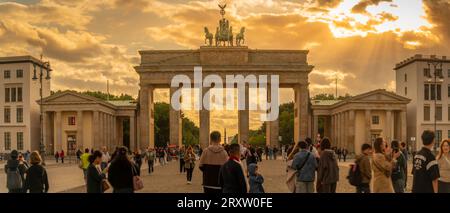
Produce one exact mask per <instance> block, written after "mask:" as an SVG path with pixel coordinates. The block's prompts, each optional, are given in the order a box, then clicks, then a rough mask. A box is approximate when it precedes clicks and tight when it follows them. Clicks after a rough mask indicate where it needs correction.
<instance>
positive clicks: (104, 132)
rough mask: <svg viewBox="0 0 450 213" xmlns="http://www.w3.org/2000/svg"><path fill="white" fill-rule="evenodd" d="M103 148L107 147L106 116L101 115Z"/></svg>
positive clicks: (104, 114) (105, 114)
mask: <svg viewBox="0 0 450 213" xmlns="http://www.w3.org/2000/svg"><path fill="white" fill-rule="evenodd" d="M102 129H103V146H106V147H108V114H107V113H103V126H102Z"/></svg>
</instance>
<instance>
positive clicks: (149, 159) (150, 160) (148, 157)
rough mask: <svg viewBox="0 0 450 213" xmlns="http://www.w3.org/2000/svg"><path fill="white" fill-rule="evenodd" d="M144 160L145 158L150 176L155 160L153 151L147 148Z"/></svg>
mask: <svg viewBox="0 0 450 213" xmlns="http://www.w3.org/2000/svg"><path fill="white" fill-rule="evenodd" d="M145 158H146V160H147V164H148V174H151V173H153V171H154V168H153V166H154V164H155V159H156V154H155V151H154V149H152V148H150V147H149V148H148V152H147V153H146V156H145Z"/></svg>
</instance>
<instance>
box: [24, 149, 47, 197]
mask: <svg viewBox="0 0 450 213" xmlns="http://www.w3.org/2000/svg"><path fill="white" fill-rule="evenodd" d="M41 162H42V158H41V155H39V153H38V152H37V151H34V152H32V153H31V155H30V163H31V166H30V168H28V170H27V172H26V179H25V192H27V191H29V192H30V193H47V192H48V189H49V184H48V178H47V171H46V170H45V168H44V167H43V166H42V165H41Z"/></svg>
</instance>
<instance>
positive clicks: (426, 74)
mask: <svg viewBox="0 0 450 213" xmlns="http://www.w3.org/2000/svg"><path fill="white" fill-rule="evenodd" d="M423 76H424V77H427V78H431V72H430V69H428V68H425V69H423Z"/></svg>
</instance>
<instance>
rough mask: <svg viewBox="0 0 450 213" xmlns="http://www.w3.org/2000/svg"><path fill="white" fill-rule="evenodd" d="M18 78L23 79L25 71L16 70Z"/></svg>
mask: <svg viewBox="0 0 450 213" xmlns="http://www.w3.org/2000/svg"><path fill="white" fill-rule="evenodd" d="M16 77H17V78H23V70H16Z"/></svg>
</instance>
